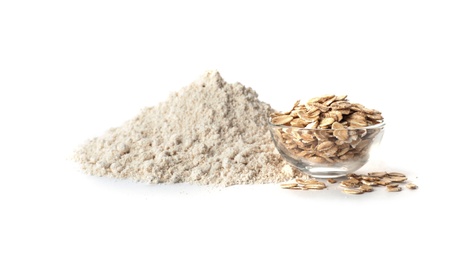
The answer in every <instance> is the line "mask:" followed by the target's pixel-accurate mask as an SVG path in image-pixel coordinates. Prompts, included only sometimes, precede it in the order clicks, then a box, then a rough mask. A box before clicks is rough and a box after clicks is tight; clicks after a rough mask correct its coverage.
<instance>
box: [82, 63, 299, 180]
mask: <svg viewBox="0 0 472 260" xmlns="http://www.w3.org/2000/svg"><path fill="white" fill-rule="evenodd" d="M270 111H271V108H270V106H269V105H268V104H266V103H263V102H261V101H259V100H258V98H257V93H256V92H255V91H254V90H252V89H251V88H246V87H244V86H243V85H241V84H240V83H234V84H228V83H226V82H225V81H224V80H223V79H222V78H221V76H220V74H219V73H218V72H216V71H209V72H207V73H205V74H204V75H203V76H202V77H201V78H200V79H199V80H197V81H195V82H193V83H192V84H190V85H189V86H187V87H185V88H183V89H181V90H180V91H179V92H177V93H173V94H171V95H170V96H169V98H168V99H167V100H166V101H165V102H162V103H160V104H158V105H157V106H156V107H150V108H145V109H144V110H143V111H142V112H141V114H140V115H138V116H137V117H136V118H134V119H132V120H130V121H128V122H126V123H125V124H124V125H123V126H121V127H119V128H114V129H110V130H109V131H108V132H107V133H105V134H104V135H103V136H101V137H96V138H94V139H92V140H89V141H88V142H87V143H86V144H85V145H83V146H82V147H80V148H79V149H78V150H77V151H76V153H75V159H76V161H78V162H79V163H80V164H81V165H82V168H83V169H84V171H85V172H86V173H88V174H91V175H97V176H109V177H114V178H120V179H124V178H130V179H133V180H135V181H139V182H147V183H178V182H185V183H197V184H209V185H223V186H229V185H235V184H258V183H276V182H282V181H287V180H289V179H292V178H295V177H298V176H301V175H302V174H301V173H300V172H299V171H297V170H295V169H292V168H291V166H289V165H288V164H287V163H286V162H285V161H283V159H282V158H281V157H280V155H279V154H278V152H277V151H276V150H275V146H274V145H273V143H272V140H271V137H270V134H269V131H268V124H267V118H268V114H269V113H270Z"/></svg>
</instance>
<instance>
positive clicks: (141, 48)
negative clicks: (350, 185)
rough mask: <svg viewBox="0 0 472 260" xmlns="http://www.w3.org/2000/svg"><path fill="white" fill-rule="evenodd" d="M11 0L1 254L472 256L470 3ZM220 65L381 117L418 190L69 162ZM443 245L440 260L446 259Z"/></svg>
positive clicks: (2, 94) (4, 76)
mask: <svg viewBox="0 0 472 260" xmlns="http://www.w3.org/2000/svg"><path fill="white" fill-rule="evenodd" d="M166 2H167V3H165V2H164V1H102V0H93V1H87V0H82V1H21V0H16V1H9V0H4V1H1V2H0V119H1V127H0V140H1V142H0V167H1V168H0V210H1V213H0V240H1V241H0V245H1V246H0V248H1V249H0V259H40V258H41V259H42V258H44V259H173V258H175V259H191V258H193V259H203V258H206V259H254V258H260V259H270V258H275V257H287V258H289V259H292V258H296V257H303V258H317V257H324V258H325V259H326V258H328V259H338V258H339V259H340V258H344V259H345V258H346V257H350V258H349V259H377V258H383V259H398V258H407V259H413V258H418V259H427V258H429V257H433V256H434V257H438V258H439V259H444V258H446V257H447V258H448V259H470V257H471V255H472V254H471V253H470V233H471V232H472V228H471V223H470V221H471V217H472V215H471V213H470V205H471V204H470V201H469V199H470V198H471V195H470V194H471V193H470V191H471V187H470V185H469V183H470V182H471V181H472V179H471V177H470V176H471V174H472V172H471V169H470V154H471V153H470V147H471V142H470V138H471V137H470V135H471V134H470V132H471V131H470V127H471V124H470V108H469V107H470V105H466V104H468V102H469V98H468V95H467V94H466V89H467V88H470V87H471V85H472V79H471V71H472V51H471V49H472V48H471V46H472V34H471V33H472V18H471V17H472V16H471V13H472V8H471V4H470V1H433V0H431V1H415V0H408V1H401V0H397V1H290V4H288V3H285V2H288V1H284V2H282V1H267V2H263V1H232V2H230V1H227V2H225V1H172V4H170V2H171V1H166ZM209 69H216V70H218V71H219V72H220V73H221V75H222V76H223V78H224V79H225V80H226V81H228V82H235V81H239V82H241V83H243V84H244V85H246V86H248V87H252V88H253V89H255V90H256V91H257V92H258V93H259V98H260V100H262V101H264V102H267V103H270V104H271V105H272V106H273V107H275V108H277V109H284V108H286V107H287V106H290V105H291V104H292V103H293V102H294V101H295V100H296V99H299V98H304V97H311V96H317V95H323V94H330V93H333V94H348V95H349V98H350V100H352V101H354V102H358V103H362V104H364V105H366V106H368V107H372V108H375V109H377V110H380V111H382V112H383V114H384V116H385V118H386V121H387V127H386V132H385V135H384V139H383V142H382V153H381V156H379V157H378V159H377V161H375V160H374V161H372V162H371V163H370V164H368V165H367V166H366V167H365V168H363V169H361V170H360V172H365V171H367V170H369V169H375V170H396V171H402V172H405V173H406V174H408V176H409V177H410V179H412V180H413V181H414V182H415V183H417V184H418V185H419V186H420V187H419V189H418V190H416V191H409V190H405V191H402V192H400V193H387V192H384V191H383V190H377V191H376V192H374V193H370V194H365V195H362V196H347V195H344V194H342V193H341V192H339V190H336V188H330V189H329V190H325V191H307V192H304V191H287V190H282V189H280V188H279V187H278V185H276V184H273V185H255V186H234V187H229V188H215V187H204V186H203V187H199V186H191V185H186V184H179V185H146V184H139V183H133V182H131V181H117V180H112V179H106V178H98V177H92V176H88V175H85V174H83V173H82V172H81V170H80V168H79V166H78V165H77V164H75V163H74V162H73V161H71V160H70V157H71V156H72V154H73V151H74V150H75V149H76V148H77V147H78V146H79V145H81V144H82V143H84V142H85V140H87V139H89V138H92V137H95V136H99V135H101V134H103V133H104V132H105V131H106V130H107V129H108V128H110V127H117V126H120V125H121V124H122V123H123V122H124V121H126V120H128V119H131V118H132V117H134V116H135V115H137V114H138V113H139V112H140V110H141V109H142V108H144V107H147V106H154V105H156V104H158V103H159V102H162V101H164V100H165V99H166V98H167V96H168V95H169V93H170V92H172V91H177V90H179V89H180V88H181V87H183V86H186V85H188V84H189V83H190V82H192V81H193V80H195V79H196V78H198V77H199V76H200V75H201V74H203V73H204V72H205V71H206V70H209ZM438 258H436V259H438Z"/></svg>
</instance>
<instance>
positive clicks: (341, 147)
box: [269, 95, 417, 194]
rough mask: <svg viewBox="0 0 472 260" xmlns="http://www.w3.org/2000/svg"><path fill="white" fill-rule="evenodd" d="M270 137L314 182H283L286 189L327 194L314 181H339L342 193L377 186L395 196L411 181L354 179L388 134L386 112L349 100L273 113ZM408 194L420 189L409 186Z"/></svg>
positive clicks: (388, 176) (381, 175) (382, 175)
mask: <svg viewBox="0 0 472 260" xmlns="http://www.w3.org/2000/svg"><path fill="white" fill-rule="evenodd" d="M269 125H270V131H271V136H272V139H273V141H274V144H275V146H276V148H277V150H278V151H279V153H280V154H281V155H282V157H283V158H284V159H285V160H286V161H288V162H289V163H290V164H292V165H293V166H295V167H296V168H298V169H299V170H301V171H302V172H305V173H306V174H307V176H310V177H312V178H309V179H301V178H298V179H296V180H295V182H288V183H282V184H281V186H282V188H286V189H295V190H310V189H315V190H322V189H325V188H326V187H327V186H326V184H325V183H324V182H322V181H319V180H316V179H314V178H313V177H315V178H328V182H329V183H331V184H334V183H337V182H338V181H337V180H335V179H333V178H338V177H347V179H346V180H342V181H340V185H339V186H340V187H341V188H343V192H345V193H348V194H362V193H364V192H371V191H373V190H374V188H373V187H375V186H385V187H386V189H387V190H388V191H390V192H398V191H401V190H402V188H401V186H400V184H405V181H406V180H407V177H406V176H405V175H404V174H402V173H397V172H371V173H368V174H366V175H362V174H355V173H353V172H354V171H355V170H357V169H359V168H361V167H362V166H364V165H365V164H366V163H367V161H368V160H369V156H370V152H371V148H372V147H374V146H378V145H379V143H380V141H381V139H382V136H383V130H384V126H385V123H384V118H383V116H382V113H381V112H379V111H377V110H375V109H370V108H367V107H365V106H363V105H361V104H358V103H351V102H349V100H348V99H347V96H346V95H343V96H336V95H325V96H321V97H315V98H311V99H309V100H308V101H307V102H305V103H303V104H302V103H301V102H300V100H298V101H296V102H295V104H294V105H293V107H292V109H291V110H289V111H286V112H274V113H272V114H271V115H270V120H269ZM404 186H405V187H407V188H409V189H416V188H417V186H416V185H414V184H412V183H408V184H406V185H404Z"/></svg>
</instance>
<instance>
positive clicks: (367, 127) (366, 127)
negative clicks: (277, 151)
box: [268, 116, 386, 131]
mask: <svg viewBox="0 0 472 260" xmlns="http://www.w3.org/2000/svg"><path fill="white" fill-rule="evenodd" d="M268 123H269V126H273V127H280V128H292V129H297V130H317V131H328V130H329V131H333V130H336V129H332V128H326V129H323V128H304V127H298V126H291V125H275V124H272V122H271V117H270V116H269V120H268ZM385 125H386V123H385V120H381V122H380V123H378V124H375V125H369V126H364V127H347V128H344V129H345V130H369V129H378V128H381V127H384V126H385Z"/></svg>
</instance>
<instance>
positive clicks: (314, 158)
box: [269, 120, 385, 178]
mask: <svg viewBox="0 0 472 260" xmlns="http://www.w3.org/2000/svg"><path fill="white" fill-rule="evenodd" d="M384 127H385V122H383V121H382V122H381V123H378V124H375V125H371V126H367V127H359V128H346V129H342V130H339V129H338V130H336V129H307V128H300V127H294V126H285V125H274V124H272V123H271V122H270V120H269V129H270V133H271V136H272V139H273V141H274V143H275V147H276V148H277V150H278V151H279V153H280V154H281V155H282V157H283V158H284V159H285V160H286V161H288V162H289V163H290V164H292V165H293V166H295V167H296V168H298V169H300V170H301V171H303V172H305V173H307V174H309V175H311V176H313V177H317V178H337V177H342V176H345V175H346V174H348V173H351V172H354V171H356V170H357V169H359V168H361V167H362V166H364V165H365V164H366V163H367V161H368V160H369V157H370V153H371V151H372V150H373V148H374V147H376V146H379V144H380V142H381V140H382V136H383V133H384Z"/></svg>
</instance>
